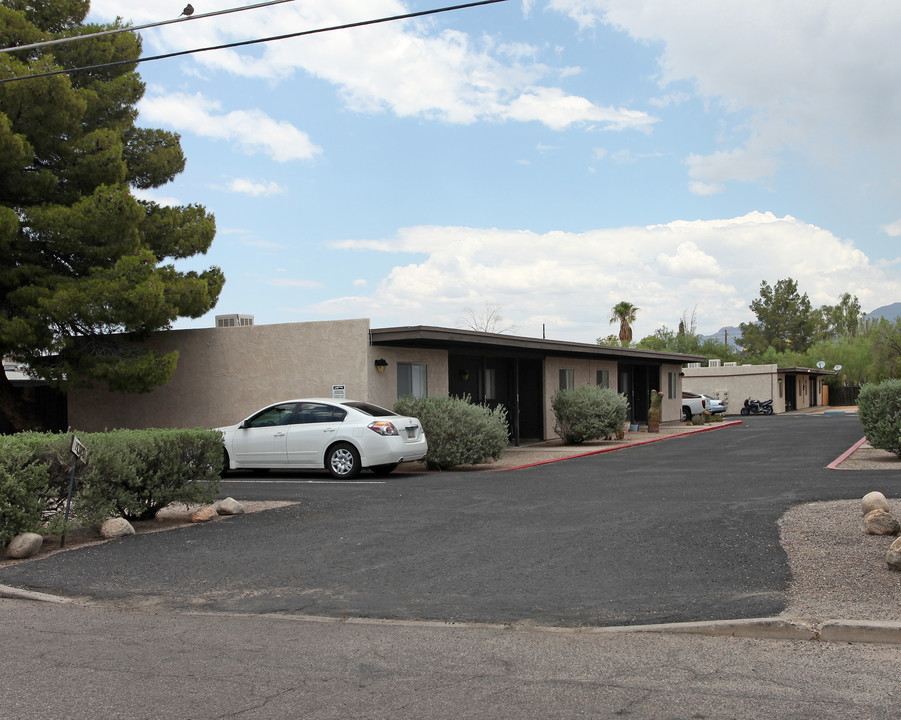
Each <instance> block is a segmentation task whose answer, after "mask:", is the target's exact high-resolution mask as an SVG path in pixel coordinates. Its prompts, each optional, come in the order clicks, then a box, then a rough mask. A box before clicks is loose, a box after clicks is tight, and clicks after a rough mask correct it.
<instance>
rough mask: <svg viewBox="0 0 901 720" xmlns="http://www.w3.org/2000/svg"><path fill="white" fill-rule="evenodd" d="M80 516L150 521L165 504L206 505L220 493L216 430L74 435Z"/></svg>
mask: <svg viewBox="0 0 901 720" xmlns="http://www.w3.org/2000/svg"><path fill="white" fill-rule="evenodd" d="M79 439H80V440H81V441H82V442H83V443H84V444H85V447H87V448H88V455H87V458H86V464H85V467H84V470H82V471H81V472H80V475H79V477H80V484H81V489H80V491H79V494H78V500H79V505H80V507H81V508H82V510H81V511H80V514H81V515H82V516H84V517H85V518H86V519H88V520H90V522H91V523H92V524H96V523H97V522H99V521H101V520H102V519H103V518H105V517H109V516H110V515H112V514H118V515H121V516H122V517H124V518H125V519H126V520H149V519H150V518H152V517H153V516H154V515H156V513H157V512H158V511H159V510H161V509H162V508H164V507H166V506H167V505H169V504H170V503H173V502H180V503H186V504H190V503H208V502H212V501H213V500H214V499H215V497H216V493H217V492H218V491H219V471H220V469H221V467H222V434H221V433H220V432H218V431H215V430H116V431H114V432H109V433H91V434H87V435H83V436H82V435H79Z"/></svg>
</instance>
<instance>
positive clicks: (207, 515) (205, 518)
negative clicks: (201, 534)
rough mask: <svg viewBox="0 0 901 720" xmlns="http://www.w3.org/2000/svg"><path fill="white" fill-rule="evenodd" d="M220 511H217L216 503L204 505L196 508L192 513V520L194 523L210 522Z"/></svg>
mask: <svg viewBox="0 0 901 720" xmlns="http://www.w3.org/2000/svg"><path fill="white" fill-rule="evenodd" d="M218 514H219V513H217V512H216V508H215V506H214V505H204V506H203V507H202V508H200V509H199V510H195V511H194V512H192V513H191V522H192V523H202V522H209V521H210V520H212V519H213V518H214V517H216V516H217V515H218Z"/></svg>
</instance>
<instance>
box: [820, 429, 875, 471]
mask: <svg viewBox="0 0 901 720" xmlns="http://www.w3.org/2000/svg"><path fill="white" fill-rule="evenodd" d="M866 441H867V439H866V438H865V437H862V438H861V439H860V440H858V441H857V442H856V443H854V444H853V445H852V446H851V447H849V448H848V449H847V450H845V452H843V453H842V454H841V455H839V456H838V457H837V458H835V460H833V461H832V462H831V463H829V464H828V465H827V466H826V469H827V470H844V469H845V468H843V467H841V464H842V463H843V462H845V460H847V459H848V458H849V457H851V456H852V455H853V454H854V453H855V452H857V451H858V450H859V449H860V446H861V445H863V444H864V443H865V442H866Z"/></svg>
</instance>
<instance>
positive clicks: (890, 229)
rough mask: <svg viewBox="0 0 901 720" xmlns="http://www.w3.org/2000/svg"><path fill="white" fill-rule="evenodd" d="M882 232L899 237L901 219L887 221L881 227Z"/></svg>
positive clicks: (900, 234)
mask: <svg viewBox="0 0 901 720" xmlns="http://www.w3.org/2000/svg"><path fill="white" fill-rule="evenodd" d="M882 232H884V233H885V234H886V235H889V236H890V237H899V236H901V220H895V222H892V223H889V224H888V225H885V226H883V227H882Z"/></svg>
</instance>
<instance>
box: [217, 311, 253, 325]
mask: <svg viewBox="0 0 901 720" xmlns="http://www.w3.org/2000/svg"><path fill="white" fill-rule="evenodd" d="M246 325H253V315H241V314H239V313H234V314H232V315H217V316H216V327H217V328H223V327H243V326H246Z"/></svg>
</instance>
